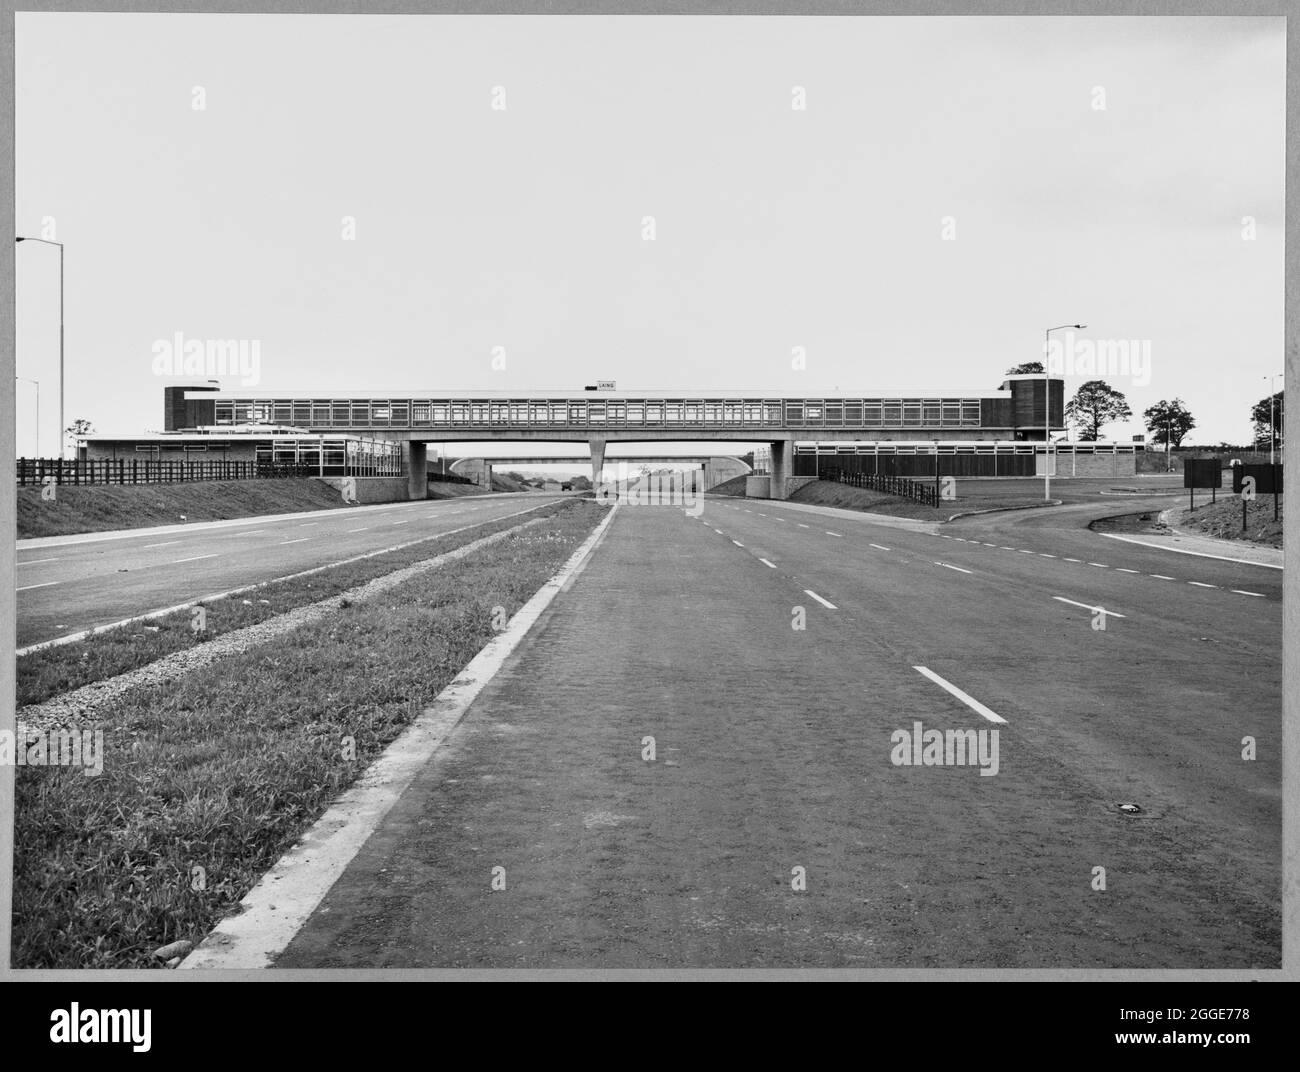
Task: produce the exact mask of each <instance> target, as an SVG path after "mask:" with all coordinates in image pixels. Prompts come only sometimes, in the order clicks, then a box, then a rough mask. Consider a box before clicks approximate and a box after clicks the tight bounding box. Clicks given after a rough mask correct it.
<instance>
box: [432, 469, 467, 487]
mask: <svg viewBox="0 0 1300 1072" xmlns="http://www.w3.org/2000/svg"><path fill="white" fill-rule="evenodd" d="M429 479H430V480H431V481H433V482H434V483H438V484H473V483H474V481H473V480H471V479H470V478H469V477H467V476H459V475H457V474H456V473H438V472H434V471H433V470H432V469H430V470H429Z"/></svg>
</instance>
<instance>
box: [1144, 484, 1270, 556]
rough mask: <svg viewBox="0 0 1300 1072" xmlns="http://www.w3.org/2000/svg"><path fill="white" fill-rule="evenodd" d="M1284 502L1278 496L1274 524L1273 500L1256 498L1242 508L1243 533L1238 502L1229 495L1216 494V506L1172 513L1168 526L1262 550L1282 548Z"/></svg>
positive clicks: (1261, 497)
mask: <svg viewBox="0 0 1300 1072" xmlns="http://www.w3.org/2000/svg"><path fill="white" fill-rule="evenodd" d="M1285 506H1286V498H1285V496H1283V495H1279V496H1278V499H1277V520H1276V521H1274V520H1273V496H1272V495H1271V494H1268V495H1259V496H1258V497H1257V498H1256V499H1255V501H1254V502H1251V503H1247V504H1246V529H1245V531H1244V532H1243V531H1242V528H1241V498H1240V497H1239V496H1235V495H1233V494H1232V490H1231V488H1229V489H1228V494H1227V495H1223V494H1220V495H1219V497H1218V502H1215V503H1210V502H1206V503H1205V504H1204V505H1198V506H1197V507H1196V509H1195V510H1188V509H1182V510H1176V511H1175V512H1174V513H1173V514H1172V515H1170V518H1169V520H1170V522H1171V523H1172V525H1173V527H1174V528H1175V529H1176V530H1178V531H1179V532H1189V533H1193V534H1195V535H1197V536H1213V537H1214V538H1215V539H1219V540H1240V541H1244V542H1246V543H1257V544H1261V545H1263V546H1264V547H1281V546H1282V521H1283V518H1284V508H1285Z"/></svg>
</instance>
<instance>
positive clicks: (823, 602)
mask: <svg viewBox="0 0 1300 1072" xmlns="http://www.w3.org/2000/svg"><path fill="white" fill-rule="evenodd" d="M804 593H805V594H806V595H810V596H812V597H813V599H815V600H817V602H818V603H820V604H821V605H822V606H823V607H829V608H830V609H831V610H839V607H837V606H836V605H835V604H834V603H832V602H831V601H830V600H829V599H822V597H821V596H819V595H818V594H817V593H816V592H814V591H813V590H812V589H811V588H805V589H804Z"/></svg>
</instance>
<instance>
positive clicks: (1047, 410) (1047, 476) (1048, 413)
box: [1043, 324, 1088, 501]
mask: <svg viewBox="0 0 1300 1072" xmlns="http://www.w3.org/2000/svg"><path fill="white" fill-rule="evenodd" d="M1087 326H1088V325H1087V324H1057V325H1056V327H1054V328H1048V329H1047V330H1046V331H1045V332H1043V500H1044V501H1047V500H1049V499H1051V497H1052V380H1051V372H1050V370H1049V369H1048V364H1049V362H1048V354H1049V353H1051V349H1052V332H1054V331H1061V330H1062V329H1063V328H1075V329H1077V330H1079V331H1082V330H1083V329H1084V328H1086V327H1087ZM1062 401H1064V399H1062ZM1061 419H1062V420H1064V419H1065V414H1061Z"/></svg>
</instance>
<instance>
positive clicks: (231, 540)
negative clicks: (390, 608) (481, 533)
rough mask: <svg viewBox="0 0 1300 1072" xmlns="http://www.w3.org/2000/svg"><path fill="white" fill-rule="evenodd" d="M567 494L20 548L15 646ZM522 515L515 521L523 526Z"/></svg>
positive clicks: (369, 509) (122, 534)
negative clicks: (16, 641) (520, 522)
mask: <svg viewBox="0 0 1300 1072" xmlns="http://www.w3.org/2000/svg"><path fill="white" fill-rule="evenodd" d="M564 497H565V496H560V495H551V494H528V493H521V494H517V495H509V496H492V497H488V496H482V497H479V496H463V497H460V498H455V499H433V500H427V501H423V502H413V503H398V504H395V505H391V506H366V507H362V508H358V509H337V510H318V511H311V512H309V513H304V514H292V515H283V516H279V515H277V516H272V517H269V518H268V517H255V518H246V519H241V520H240V521H237V522H232V521H221V522H205V523H198V524H193V525H183V526H182V525H178V526H174V527H172V526H169V527H168V530H167V531H164V532H160V531H158V530H156V529H151V530H149V531H147V532H140V533H135V532H131V531H129V530H128V531H119V532H111V533H110V532H105V533H86V534H84V535H79V536H67V537H53V538H48V539H42V540H39V541H23V542H20V544H19V546H18V556H17V570H16V572H17V575H18V581H17V592H16V593H15V598H16V600H17V604H18V646H19V647H20V648H25V647H27V646H28V645H31V644H35V643H38V642H41V641H46V640H51V639H54V638H56V637H61V636H65V635H67V634H69V633H77V632H80V631H81V630H85V629H90V628H93V627H96V626H103V625H107V624H110V623H113V622H118V621H121V620H123V619H125V618H129V617H132V616H134V615H139V614H145V613H148V612H149V611H152V610H157V609H161V608H164V607H171V606H176V605H177V604H183V603H187V602H190V601H192V600H197V599H201V598H203V597H204V596H208V595H213V594H216V593H220V592H224V591H227V590H229V589H232V588H241V587H243V586H245V585H250V584H258V583H261V582H263V581H269V580H273V579H275V578H277V577H284V576H286V575H288V574H292V573H297V572H299V571H300V570H305V569H311V568H313V567H315V566H323V565H327V564H329V563H333V562H339V561H341V560H343V559H346V558H351V557H353V556H354V555H361V554H365V553H366V552H369V551H377V550H380V549H382V548H385V547H393V546H395V545H397V544H402V543H409V542H411V541H412V540H418V539H420V538H422V537H425V536H430V535H434V534H440V533H446V532H450V531H452V530H453V529H459V528H462V527H464V526H467V525H475V524H481V523H483V522H486V521H493V520H496V519H499V518H502V517H505V516H507V515H509V514H513V513H516V512H518V511H521V510H527V509H529V508H530V507H539V506H541V505H543V504H544V503H547V502H553V501H556V500H557V499H560V498H564ZM526 519H527V518H526V517H521V518H520V520H521V521H523V520H526Z"/></svg>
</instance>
